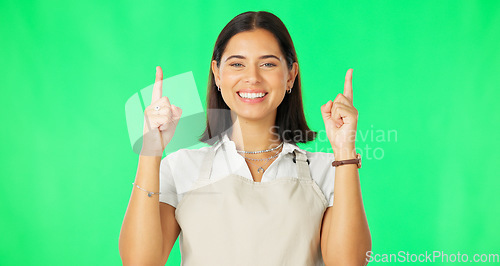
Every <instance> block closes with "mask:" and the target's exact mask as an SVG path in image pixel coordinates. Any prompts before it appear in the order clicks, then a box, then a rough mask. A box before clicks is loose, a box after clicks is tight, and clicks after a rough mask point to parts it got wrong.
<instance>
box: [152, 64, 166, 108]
mask: <svg viewBox="0 0 500 266" xmlns="http://www.w3.org/2000/svg"><path fill="white" fill-rule="evenodd" d="M162 86H163V71H162V70H161V67H160V66H157V67H156V78H155V84H154V86H153V96H152V97H151V104H153V103H154V102H156V101H158V100H159V99H160V98H161V96H162V95H163V89H162Z"/></svg>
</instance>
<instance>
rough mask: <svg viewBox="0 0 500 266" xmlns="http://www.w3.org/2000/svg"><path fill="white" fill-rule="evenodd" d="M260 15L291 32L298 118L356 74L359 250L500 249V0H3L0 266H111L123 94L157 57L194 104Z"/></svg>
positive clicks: (122, 148) (125, 177)
mask: <svg viewBox="0 0 500 266" xmlns="http://www.w3.org/2000/svg"><path fill="white" fill-rule="evenodd" d="M258 10H265V11H270V12H273V13H275V14H276V15H277V16H278V17H280V18H281V19H282V21H283V22H284V23H285V25H286V26H287V27H288V30H289V32H290V34H291V36H292V39H293V40H294V43H295V47H296V50H297V53H298V57H299V64H300V67H301V75H302V85H303V93H304V105H305V110H306V116H307V119H308V123H309V125H310V126H311V128H312V129H314V130H317V131H320V130H323V129H324V125H323V121H322V118H321V114H320V106H321V105H323V104H324V103H326V102H327V101H328V100H330V99H331V100H333V99H334V98H335V96H336V95H337V94H338V93H342V92H343V81H344V75H345V72H346V71H347V69H348V68H353V69H354V78H353V88H354V106H355V107H356V108H357V109H358V111H359V122H358V138H357V141H356V147H357V148H358V149H361V150H362V152H363V168H361V169H360V179H361V183H362V193H363V200H364V206H365V210H366V215H367V218H368V223H369V226H370V230H371V234H372V243H373V252H374V253H379V254H383V253H385V254H388V253H397V252H399V251H404V252H408V253H414V254H419V253H425V252H426V251H427V252H432V251H442V252H444V253H447V254H457V252H460V253H461V254H463V253H467V254H469V259H471V258H472V257H471V256H472V254H475V253H479V254H483V253H486V254H489V253H495V254H499V253H500V244H499V240H498V239H499V238H500V232H499V229H498V228H499V227H498V225H499V224H500V208H499V207H498V206H499V205H500V196H499V187H500V181H499V179H498V177H499V175H498V174H497V172H496V171H497V168H498V159H499V156H498V154H497V152H498V149H499V148H500V145H499V141H498V130H499V125H498V115H499V111H500V108H499V105H498V104H497V99H498V97H499V96H500V92H499V91H498V88H499V86H498V84H499V83H500V77H499V76H500V75H499V73H500V56H499V52H498V49H499V45H498V44H499V43H500V34H499V32H500V2H498V1H410V2H406V1H405V2H402V1H356V3H354V1H331V2H306V1H289V2H282V3H275V2H272V3H271V1H251V3H238V4H235V3H233V2H232V1H210V2H208V1H207V2H192V1H187V2H180V1H168V2H167V1H149V0H145V1H139V2H134V1H122V2H112V1H94V0H90V1H80V2H79V1H77V2H70V1H29V0H27V1H12V0H3V1H1V2H0V33H1V41H0V62H1V63H0V76H1V78H0V86H1V91H2V94H3V96H2V97H0V106H1V116H2V124H3V128H4V129H3V130H2V133H1V134H2V139H4V141H3V142H2V154H3V155H2V158H3V159H2V169H1V171H2V174H1V176H2V185H1V186H0V208H1V219H0V236H1V237H0V239H1V240H0V265H121V260H120V256H119V252H118V237H119V233H120V228H121V224H122V221H123V217H124V214H125V210H126V208H127V204H128V200H129V197H130V193H131V190H132V185H131V182H133V181H134V178H135V173H136V169H137V163H138V155H137V154H136V153H134V152H133V150H132V148H131V145H130V142H129V136H128V132H127V123H126V121H125V112H124V105H125V102H126V101H127V99H128V98H129V97H131V96H132V95H133V94H135V93H137V92H138V91H140V90H141V89H142V88H144V87H147V86H149V85H151V84H152V83H153V81H154V75H155V66H157V65H160V66H162V67H163V71H164V78H168V77H171V76H175V75H177V74H181V73H185V72H188V71H192V72H193V75H194V78H195V81H196V85H197V90H198V92H199V97H200V98H201V102H202V103H203V105H204V107H205V92H206V84H207V76H208V71H209V64H210V58H211V52H212V49H213V45H214V42H215V40H216V38H217V35H218V34H219V32H220V30H221V29H222V28H223V27H224V26H225V24H226V23H227V22H228V21H229V20H230V19H231V18H233V17H234V16H236V15H237V14H240V13H242V12H245V11H258ZM195 97H197V96H195ZM181 108H188V107H184V106H181ZM390 132H391V133H390ZM389 133H390V134H389ZM309 145H311V146H309ZM309 145H302V147H304V148H305V147H313V146H314V147H315V148H316V149H319V148H321V147H324V148H327V147H328V145H327V143H325V142H322V143H311V144H309ZM179 262H180V253H179V247H178V242H177V243H176V244H175V246H174V248H173V250H172V253H171V256H170V258H169V261H168V263H167V265H178V264H179ZM373 263H374V262H372V263H371V264H373ZM375 264H383V263H375ZM417 264H418V263H417ZM436 264H440V263H436ZM479 264H487V263H479Z"/></svg>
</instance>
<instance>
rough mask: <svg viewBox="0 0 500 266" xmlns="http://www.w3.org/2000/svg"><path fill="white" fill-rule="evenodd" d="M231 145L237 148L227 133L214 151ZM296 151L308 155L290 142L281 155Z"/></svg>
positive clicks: (284, 145) (284, 146)
mask: <svg viewBox="0 0 500 266" xmlns="http://www.w3.org/2000/svg"><path fill="white" fill-rule="evenodd" d="M229 143H232V145H233V146H235V144H234V141H232V140H230V139H229V137H228V136H227V132H224V133H223V134H222V139H221V140H219V141H218V142H217V143H215V144H214V146H213V147H214V151H217V149H219V148H220V147H221V146H222V145H227V144H229ZM294 150H297V151H298V152H300V153H302V154H306V151H305V150H303V149H301V148H299V146H297V145H296V144H292V143H288V142H285V143H283V149H282V151H281V153H283V154H288V153H292V152H293V151H294Z"/></svg>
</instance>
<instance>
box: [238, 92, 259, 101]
mask: <svg viewBox="0 0 500 266" xmlns="http://www.w3.org/2000/svg"><path fill="white" fill-rule="evenodd" d="M238 95H240V97H241V98H247V99H255V98H262V97H264V95H266V94H265V93H245V92H238Z"/></svg>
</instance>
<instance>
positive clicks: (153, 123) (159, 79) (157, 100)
mask: <svg viewBox="0 0 500 266" xmlns="http://www.w3.org/2000/svg"><path fill="white" fill-rule="evenodd" d="M162 86H163V71H162V69H161V67H159V66H157V67H156V78H155V84H154V86H153V96H152V98H151V105H149V106H148V107H146V109H145V110H144V131H143V139H142V150H141V155H145V156H161V155H162V154H163V150H164V149H165V147H166V146H167V144H168V143H169V142H170V140H172V137H173V136H174V132H175V128H176V127H177V123H178V122H179V118H180V117H181V114H182V109H181V108H179V107H177V106H175V105H173V104H170V101H169V100H168V97H166V96H164V97H162V94H163V88H162Z"/></svg>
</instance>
